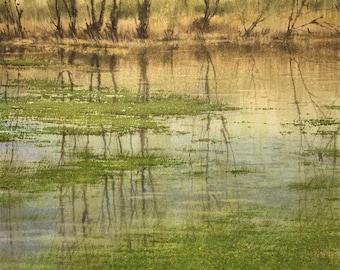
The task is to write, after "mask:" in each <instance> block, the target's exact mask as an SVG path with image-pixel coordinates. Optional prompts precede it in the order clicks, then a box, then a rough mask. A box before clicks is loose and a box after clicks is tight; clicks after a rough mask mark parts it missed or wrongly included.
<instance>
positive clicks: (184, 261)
mask: <svg viewBox="0 0 340 270" xmlns="http://www.w3.org/2000/svg"><path fill="white" fill-rule="evenodd" d="M262 210H263V209H258V211H259V212H262ZM247 211H248V210H247V208H244V209H243V210H242V211H241V212H239V213H238V215H237V216H235V217H234V218H232V220H230V221H229V222H226V221H225V220H218V219H216V220H209V224H210V226H201V225H199V224H195V225H190V226H189V225H184V226H179V227H176V228H172V227H167V228H161V227H158V228H157V229H156V230H155V231H150V232H143V230H142V231H139V232H136V233H135V234H127V235H125V236H124V237H121V238H119V239H115V240H113V239H106V238H100V239H98V238H92V237H84V238H83V239H82V240H81V241H79V242H77V244H75V245H74V246H73V247H72V251H71V250H69V249H65V250H61V249H60V247H59V246H57V248H56V249H51V250H50V251H49V252H47V253H46V254H38V255H34V256H32V257H31V258H30V259H29V260H28V263H27V264H26V267H27V265H29V266H32V267H33V266H35V267H41V268H44V269H56V268H60V267H61V266H62V267H65V268H72V269H84V267H85V265H86V267H85V268H86V269H204V270H205V269H268V270H269V269H284V270H286V269H312V270H313V269H315V270H319V269H338V268H339V267H340V256H339V254H338V241H339V239H340V235H339V233H338V232H337V231H336V228H335V227H334V226H335V225H337V224H334V222H330V223H327V222H326V223H324V224H323V226H322V230H321V228H320V227H319V225H318V223H317V222H315V223H314V222H307V221H303V220H298V221H286V225H287V224H288V223H290V226H285V225H283V226H282V225H280V223H275V222H276V219H275V218H274V217H261V216H257V217H253V216H252V215H249V214H247ZM262 218H266V219H268V218H269V219H270V220H271V222H272V226H261V225H258V224H264V223H261V222H259V219H262ZM160 231H162V233H159V232H160ZM133 239H140V241H135V240H133ZM62 241H65V239H64V240H62ZM60 244H61V245H62V243H60ZM4 269H10V268H9V267H8V268H4ZM18 269H21V268H20V267H18Z"/></svg>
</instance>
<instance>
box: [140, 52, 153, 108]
mask: <svg viewBox="0 0 340 270" xmlns="http://www.w3.org/2000/svg"><path fill="white" fill-rule="evenodd" d="M138 64H139V70H140V72H139V73H140V75H139V84H138V86H139V87H138V95H139V98H140V99H141V101H143V102H147V101H149V97H150V84H149V78H148V66H149V59H148V51H147V49H146V48H144V49H141V50H140V51H139V52H138Z"/></svg>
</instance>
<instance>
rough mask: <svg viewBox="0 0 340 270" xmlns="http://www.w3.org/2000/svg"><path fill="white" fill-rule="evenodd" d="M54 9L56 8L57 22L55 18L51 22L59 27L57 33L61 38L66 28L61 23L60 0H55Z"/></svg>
mask: <svg viewBox="0 0 340 270" xmlns="http://www.w3.org/2000/svg"><path fill="white" fill-rule="evenodd" d="M54 9H55V15H56V17H57V18H56V20H57V21H56V22H55V21H54V20H51V23H52V24H53V25H54V26H55V28H56V29H57V33H56V34H57V35H58V36H59V37H60V38H64V29H63V26H62V23H61V12H60V8H59V0H55V1H54Z"/></svg>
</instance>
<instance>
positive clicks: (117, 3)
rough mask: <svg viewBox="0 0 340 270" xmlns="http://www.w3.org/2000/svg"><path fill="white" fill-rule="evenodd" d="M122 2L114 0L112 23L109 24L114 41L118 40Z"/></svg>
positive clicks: (111, 14) (111, 15)
mask: <svg viewBox="0 0 340 270" xmlns="http://www.w3.org/2000/svg"><path fill="white" fill-rule="evenodd" d="M121 4H122V1H121V0H118V1H117V0H112V9H111V13H110V23H109V24H108V28H109V30H110V35H111V38H112V40H113V41H118V19H119V13H120V8H121Z"/></svg>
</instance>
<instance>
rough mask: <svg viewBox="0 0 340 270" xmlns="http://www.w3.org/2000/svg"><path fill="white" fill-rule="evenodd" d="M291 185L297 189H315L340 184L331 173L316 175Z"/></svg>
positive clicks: (334, 186) (336, 186)
mask: <svg viewBox="0 0 340 270" xmlns="http://www.w3.org/2000/svg"><path fill="white" fill-rule="evenodd" d="M289 187H290V188H292V189H297V190H314V189H327V188H338V187H340V184H339V183H337V182H336V181H335V179H334V177H333V176H331V175H316V176H313V177H311V178H310V179H308V180H307V181H305V182H298V183H291V184H290V185H289Z"/></svg>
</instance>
